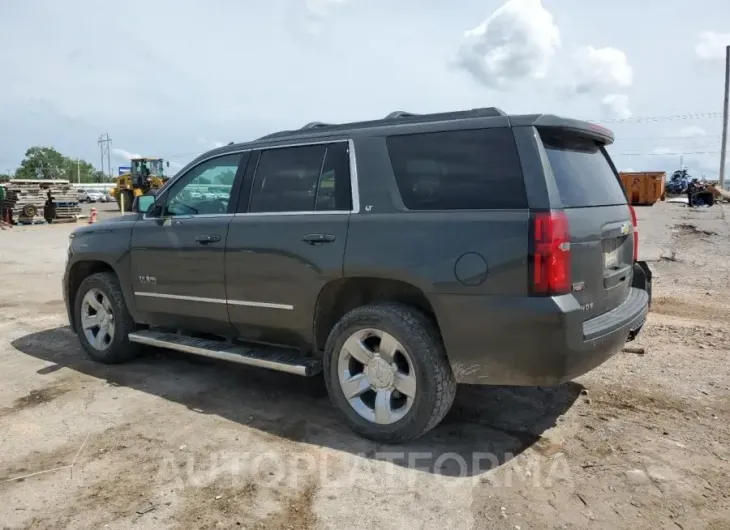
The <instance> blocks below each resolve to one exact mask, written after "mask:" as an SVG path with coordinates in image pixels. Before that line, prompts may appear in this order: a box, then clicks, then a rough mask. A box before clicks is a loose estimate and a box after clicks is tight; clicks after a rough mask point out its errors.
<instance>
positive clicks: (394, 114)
mask: <svg viewBox="0 0 730 530" xmlns="http://www.w3.org/2000/svg"><path fill="white" fill-rule="evenodd" d="M410 116H418V114H413V113H412V112H406V111H405V110H394V111H393V112H391V113H390V114H388V115H387V116H386V117H385V119H386V120H392V119H395V118H408V117H410Z"/></svg>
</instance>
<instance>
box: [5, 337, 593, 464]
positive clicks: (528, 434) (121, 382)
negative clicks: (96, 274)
mask: <svg viewBox="0 0 730 530" xmlns="http://www.w3.org/2000/svg"><path fill="white" fill-rule="evenodd" d="M12 346H13V347H14V348H16V349H17V350H18V351H20V352H22V353H25V354H27V355H30V356H33V357H36V358H37V359H40V360H43V361H46V362H51V363H54V364H53V365H52V366H47V367H45V368H43V369H41V370H39V371H38V373H39V374H48V373H52V372H54V371H56V370H58V369H60V368H64V367H65V368H70V369H72V370H75V371H77V372H80V373H83V374H86V375H90V376H92V377H96V378H98V379H103V380H106V381H107V382H108V383H109V384H112V385H118V386H124V387H128V388H132V389H134V390H138V391H140V392H145V393H148V394H153V395H156V396H159V397H161V398H163V399H167V400H171V401H174V402H176V403H180V404H182V405H184V406H186V407H187V408H188V409H190V410H192V411H195V412H196V413H200V414H215V415H218V416H220V417H223V418H226V419H228V420H231V421H234V422H237V423H239V424H241V425H245V426H248V427H251V428H254V429H258V430H261V431H264V432H266V433H269V434H272V435H276V436H279V437H283V438H285V439H287V440H291V441H300V442H305V443H308V444H314V445H319V446H323V447H328V448H331V449H335V450H339V451H345V452H349V453H351V454H356V455H361V456H363V457H365V458H372V459H381V460H388V461H391V462H393V463H394V464H396V465H400V466H403V467H409V468H414V469H417V470H419V471H423V472H428V473H434V474H440V475H445V476H454V477H465V476H475V475H479V474H482V473H484V472H486V471H489V470H491V469H494V468H495V467H498V466H501V465H502V464H504V463H505V462H507V461H509V460H511V459H512V458H514V457H516V456H517V455H519V454H521V453H522V452H524V451H525V450H526V449H528V448H530V447H533V448H534V450H535V452H536V453H535V454H536V456H537V457H546V458H547V457H551V456H552V455H553V454H554V453H555V452H556V450H555V448H554V447H553V446H552V445H551V444H549V443H544V441H543V440H541V435H542V433H543V432H544V431H545V430H547V429H549V428H550V427H552V426H553V425H555V423H556V421H557V418H558V417H559V416H561V415H562V414H563V413H564V412H565V411H567V410H568V409H569V408H570V407H571V406H572V404H573V403H574V402H575V401H576V399H577V398H578V396H579V395H580V393H581V391H582V389H583V387H582V386H581V385H579V384H577V383H572V382H571V383H567V384H564V385H561V386H559V387H549V388H548V387H535V388H527V387H486V386H484V387H482V386H479V387H477V386H464V387H461V388H460V389H459V393H458V395H457V399H456V402H455V403H454V407H453V408H452V410H451V412H450V413H449V414H448V416H447V417H446V418H445V419H444V421H443V422H442V423H441V424H440V425H439V426H438V427H436V428H435V429H434V430H433V431H431V432H430V433H428V434H426V435H425V436H423V437H422V438H420V439H418V440H416V441H415V442H412V443H409V444H406V445H393V446H385V445H382V444H376V443H374V442H371V441H368V440H365V439H363V438H361V437H360V436H358V435H356V434H354V433H353V432H352V431H350V430H349V429H348V428H347V426H346V425H345V424H344V422H343V420H341V419H340V417H339V415H338V412H337V411H336V410H335V409H334V407H333V406H332V405H331V404H330V402H329V399H328V398H327V396H326V393H325V390H324V383H323V381H322V380H321V378H312V379H306V378H302V377H299V376H294V375H289V374H283V373H278V372H272V371H268V370H263V369H255V368H249V367H246V366H241V365H236V364H230V363H225V362H222V361H221V362H219V361H216V360H212V359H207V358H199V357H197V356H188V355H184V354H178V353H176V352H169V351H166V350H159V349H150V351H149V352H148V353H147V354H146V355H144V356H142V357H140V358H138V359H136V360H135V361H132V362H129V363H126V364H121V365H112V366H107V365H102V364H99V363H96V362H94V361H91V360H90V359H89V358H88V357H87V356H86V354H85V352H83V350H82V349H81V346H80V345H79V343H78V340H77V338H76V336H75V335H74V334H73V333H72V332H71V330H70V328H69V327H68V326H66V327H59V328H54V329H49V330H44V331H40V332H37V333H32V334H29V335H26V336H24V337H21V338H19V339H16V340H14V341H13V342H12Z"/></svg>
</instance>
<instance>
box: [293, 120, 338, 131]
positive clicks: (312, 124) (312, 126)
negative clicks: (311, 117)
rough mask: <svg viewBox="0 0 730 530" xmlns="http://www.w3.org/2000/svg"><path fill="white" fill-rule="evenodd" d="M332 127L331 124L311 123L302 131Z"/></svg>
mask: <svg viewBox="0 0 730 530" xmlns="http://www.w3.org/2000/svg"><path fill="white" fill-rule="evenodd" d="M330 125H331V124H329V123H322V122H321V121H310V122H309V123H308V124H306V125H305V126H304V127H302V128H301V129H300V130H301V131H304V130H306V129H317V128H319V127H329V126H330Z"/></svg>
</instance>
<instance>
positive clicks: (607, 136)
mask: <svg viewBox="0 0 730 530" xmlns="http://www.w3.org/2000/svg"><path fill="white" fill-rule="evenodd" d="M510 122H511V124H512V126H515V127H519V126H532V127H538V128H540V129H561V130H564V131H571V132H574V133H578V134H580V135H581V136H586V137H588V138H592V139H594V140H596V141H598V142H601V143H602V144H604V145H611V144H612V143H613V142H614V136H613V131H611V129H607V128H606V127H601V126H600V125H596V124H595V123H591V122H588V121H582V120H573V119H570V118H561V117H560V116H553V115H552V114H541V115H539V116H520V117H516V118H513V119H511V120H510Z"/></svg>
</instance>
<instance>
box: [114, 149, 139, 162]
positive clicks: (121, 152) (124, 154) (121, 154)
mask: <svg viewBox="0 0 730 530" xmlns="http://www.w3.org/2000/svg"><path fill="white" fill-rule="evenodd" d="M112 154H113V155H114V156H116V157H117V158H123V159H124V160H132V159H133V158H138V157H140V156H142V155H140V154H138V153H130V152H129V151H127V150H126V149H120V148H118V147H115V148H113V149H112Z"/></svg>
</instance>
